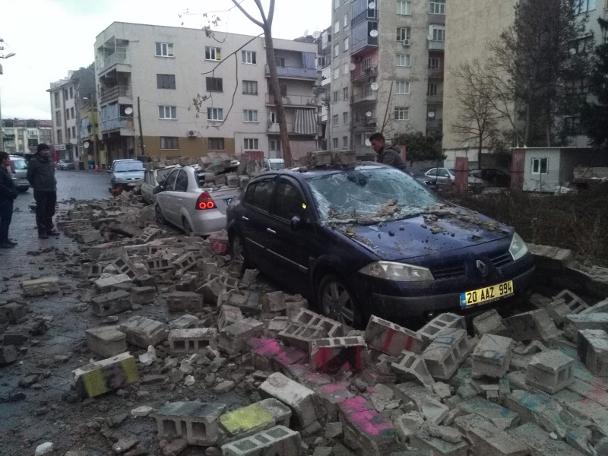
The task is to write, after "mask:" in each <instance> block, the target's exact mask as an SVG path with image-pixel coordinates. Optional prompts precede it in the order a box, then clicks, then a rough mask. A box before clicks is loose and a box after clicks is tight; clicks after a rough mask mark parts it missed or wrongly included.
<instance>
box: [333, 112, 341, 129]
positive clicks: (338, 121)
mask: <svg viewBox="0 0 608 456" xmlns="http://www.w3.org/2000/svg"><path fill="white" fill-rule="evenodd" d="M331 120H332V122H333V123H334V127H337V126H338V125H340V116H338V114H334V115H333V116H331Z"/></svg>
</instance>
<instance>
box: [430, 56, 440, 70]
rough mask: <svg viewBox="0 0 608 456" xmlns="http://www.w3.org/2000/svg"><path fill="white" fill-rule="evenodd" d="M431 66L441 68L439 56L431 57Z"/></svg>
mask: <svg viewBox="0 0 608 456" xmlns="http://www.w3.org/2000/svg"><path fill="white" fill-rule="evenodd" d="M429 68H430V69H431V70H438V69H440V68H441V59H440V58H439V57H429Z"/></svg>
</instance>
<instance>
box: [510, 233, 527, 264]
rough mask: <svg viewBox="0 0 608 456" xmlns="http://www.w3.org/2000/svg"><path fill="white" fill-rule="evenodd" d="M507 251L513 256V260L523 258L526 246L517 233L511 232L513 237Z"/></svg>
mask: <svg viewBox="0 0 608 456" xmlns="http://www.w3.org/2000/svg"><path fill="white" fill-rule="evenodd" d="M509 253H510V254H511V256H512V257H513V261H517V260H519V259H520V258H523V257H524V256H525V255H526V254H527V253H528V246H527V245H526V243H525V242H524V240H523V239H522V238H521V236H520V235H519V234H517V233H513V239H511V246H510V247H509Z"/></svg>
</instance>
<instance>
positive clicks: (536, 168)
mask: <svg viewBox="0 0 608 456" xmlns="http://www.w3.org/2000/svg"><path fill="white" fill-rule="evenodd" d="M548 164H549V160H548V159H547V158H533V159H532V174H547V168H548Z"/></svg>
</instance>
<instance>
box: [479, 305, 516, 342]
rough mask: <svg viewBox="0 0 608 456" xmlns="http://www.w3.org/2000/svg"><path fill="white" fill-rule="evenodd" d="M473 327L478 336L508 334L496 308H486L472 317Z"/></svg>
mask: <svg viewBox="0 0 608 456" xmlns="http://www.w3.org/2000/svg"><path fill="white" fill-rule="evenodd" d="M473 328H474V329H475V334H477V335H478V336H483V335H484V334H495V335H497V336H507V335H508V330H507V327H506V326H505V324H504V323H503V320H502V317H501V316H500V314H499V313H498V312H497V311H496V309H492V310H488V311H487V312H484V313H482V314H480V315H477V316H476V317H475V318H473Z"/></svg>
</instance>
